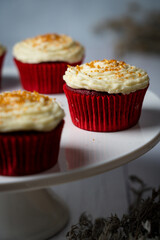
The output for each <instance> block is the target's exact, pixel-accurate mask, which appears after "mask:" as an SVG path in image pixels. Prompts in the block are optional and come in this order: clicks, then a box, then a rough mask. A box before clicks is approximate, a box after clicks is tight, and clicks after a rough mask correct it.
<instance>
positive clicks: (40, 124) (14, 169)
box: [0, 91, 64, 176]
mask: <svg viewBox="0 0 160 240" xmlns="http://www.w3.org/2000/svg"><path fill="white" fill-rule="evenodd" d="M0 112H1V119H0V175H7V176H21V175H28V174H35V173H38V172H42V171H44V170H47V169H49V168H51V167H52V166H54V165H55V164H56V163H57V160H58V153H59V146H60V138H61V132H62V129H63V125H64V120H63V117H64V111H63V110H62V109H61V107H60V106H59V105H58V103H57V102H55V101H54V100H53V99H51V98H49V97H47V96H43V95H40V94H38V93H36V92H34V93H31V92H27V91H14V92H4V93H2V94H0Z"/></svg>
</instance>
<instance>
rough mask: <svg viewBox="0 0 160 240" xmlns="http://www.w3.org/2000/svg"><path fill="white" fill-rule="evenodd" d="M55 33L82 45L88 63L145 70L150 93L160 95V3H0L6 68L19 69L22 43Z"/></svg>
mask: <svg viewBox="0 0 160 240" xmlns="http://www.w3.org/2000/svg"><path fill="white" fill-rule="evenodd" d="M51 32H55V33H64V34H68V35H70V36H71V37H72V38H74V39H76V40H78V41H79V42H80V43H82V44H83V45H84V46H85V48H86V58H85V62H87V61H91V60H94V59H104V58H108V59H113V58H116V59H120V60H126V61H127V62H128V63H130V64H133V65H137V66H139V67H142V68H144V69H145V70H146V71H147V72H148V73H149V75H150V78H151V86H150V88H151V89H153V91H155V92H156V93H157V94H159V91H158V90H157V84H159V82H160V81H159V79H158V78H159V75H160V72H159V67H160V61H159V60H160V1H159V0H154V1H152V0H141V1H138V0H135V1H133V0H121V1H119V0H108V1H106V0H98V1H96V0H92V1H85V0H81V1H78V0H68V1H65V0H46V1H43V0H34V1H32V0H28V1H22V0H14V1H9V0H0V42H1V43H2V44H4V45H5V46H6V47H7V49H8V52H7V56H6V60H5V67H13V66H14V65H13V61H12V47H13V45H14V44H15V43H16V42H18V41H21V40H23V39H26V38H28V37H34V36H36V35H39V34H44V33H51ZM158 86H159V87H160V85H158Z"/></svg>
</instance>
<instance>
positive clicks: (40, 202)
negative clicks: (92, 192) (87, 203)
mask: <svg viewBox="0 0 160 240" xmlns="http://www.w3.org/2000/svg"><path fill="white" fill-rule="evenodd" d="M68 219H69V211H68V208H67V207H66V206H65V204H64V203H63V202H62V201H61V200H60V199H59V197H58V196H56V195H55V194H54V193H53V192H51V191H47V190H45V189H43V190H35V191H26V192H18V193H5V194H0V239H1V240H22V239H23V240H44V239H48V238H50V237H51V236H53V235H55V234H56V233H57V232H58V231H60V230H61V229H62V228H63V227H64V226H65V224H66V223H67V221H68Z"/></svg>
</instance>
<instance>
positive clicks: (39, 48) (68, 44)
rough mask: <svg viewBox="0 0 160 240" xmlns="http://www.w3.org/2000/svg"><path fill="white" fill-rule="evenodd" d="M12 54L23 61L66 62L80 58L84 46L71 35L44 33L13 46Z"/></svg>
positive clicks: (72, 61)
mask: <svg viewBox="0 0 160 240" xmlns="http://www.w3.org/2000/svg"><path fill="white" fill-rule="evenodd" d="M13 56H14V57H15V58H16V59H17V60H19V61H21V62H24V63H40V62H52V61H53V62H55V61H61V62H68V63H76V62H79V61H81V60H82V58H83V56H84V48H83V46H82V45H81V44H80V43H79V42H76V41H74V40H73V39H72V38H71V37H69V36H67V35H64V34H61V35H58V34H55V33H52V34H44V35H39V36H36V37H34V38H28V39H26V40H24V41H21V42H19V43H17V44H16V45H15V46H14V47H13Z"/></svg>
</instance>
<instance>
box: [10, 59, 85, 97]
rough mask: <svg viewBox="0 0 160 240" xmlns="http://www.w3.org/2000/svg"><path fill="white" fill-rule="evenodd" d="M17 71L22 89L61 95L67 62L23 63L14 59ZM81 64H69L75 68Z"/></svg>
mask: <svg viewBox="0 0 160 240" xmlns="http://www.w3.org/2000/svg"><path fill="white" fill-rule="evenodd" d="M14 61H15V63H16V65H17V68H18V70H19V75H20V80H21V84H22V86H23V88H24V89H25V90H27V91H31V92H33V91H36V92H39V93H46V94H50V93H63V84H64V81H63V75H64V74H65V71H66V70H67V65H68V64H69V63H67V62H46V63H45V62H44V63H37V64H31V63H23V62H21V61H18V60H17V59H15V58H14ZM77 64H81V62H77V63H73V64H69V65H72V66H76V65H77Z"/></svg>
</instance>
